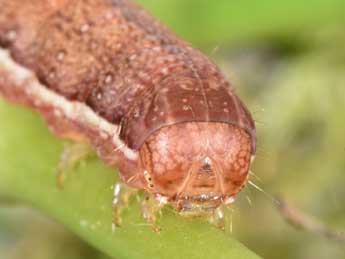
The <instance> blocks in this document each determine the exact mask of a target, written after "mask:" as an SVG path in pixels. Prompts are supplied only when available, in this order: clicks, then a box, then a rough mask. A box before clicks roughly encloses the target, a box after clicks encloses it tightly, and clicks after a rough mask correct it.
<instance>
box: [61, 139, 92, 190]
mask: <svg viewBox="0 0 345 259" xmlns="http://www.w3.org/2000/svg"><path fill="white" fill-rule="evenodd" d="M92 153H93V152H92V149H91V147H90V146H89V144H88V143H86V142H73V143H67V144H65V146H64V149H63V151H62V154H61V157H60V161H59V164H58V167H57V173H56V184H57V186H58V188H59V189H62V188H63V184H64V182H65V179H66V177H67V174H68V172H70V171H71V170H72V169H74V168H75V166H76V165H77V164H78V163H79V162H80V161H82V160H84V159H86V158H87V157H89V156H90V155H91V154H92Z"/></svg>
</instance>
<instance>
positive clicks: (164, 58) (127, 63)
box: [0, 0, 255, 210]
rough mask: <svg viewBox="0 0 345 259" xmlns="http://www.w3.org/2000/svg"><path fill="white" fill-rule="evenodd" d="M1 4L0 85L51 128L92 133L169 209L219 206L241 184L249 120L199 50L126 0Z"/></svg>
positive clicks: (113, 161)
mask: <svg viewBox="0 0 345 259" xmlns="http://www.w3.org/2000/svg"><path fill="white" fill-rule="evenodd" d="M0 6H2V9H1V11H0V44H1V46H2V48H5V49H8V51H9V52H10V54H11V57H12V58H10V57H9V56H7V54H4V53H5V52H3V51H2V57H3V59H4V60H5V59H11V60H8V62H7V65H6V66H4V68H1V66H0V93H1V94H2V95H3V96H5V97H7V98H8V99H12V100H14V101H19V102H24V103H25V104H28V105H30V106H32V107H34V108H36V109H37V110H39V111H40V112H41V113H42V114H43V115H44V117H45V118H46V120H47V122H48V124H49V126H50V127H51V128H52V129H53V131H54V132H55V133H56V134H57V135H59V136H62V137H69V138H73V139H80V138H81V139H86V140H87V141H89V142H91V143H92V144H93V146H94V147H95V150H96V151H97V152H98V154H99V156H100V157H101V158H102V159H103V160H104V161H106V162H107V163H108V164H110V165H111V166H116V167H118V168H119V171H120V174H121V178H122V179H123V181H124V182H125V183H127V184H129V185H130V186H132V187H135V188H139V189H145V190H147V191H149V192H150V193H152V194H154V195H156V196H160V197H161V196H164V197H166V198H167V199H168V200H169V201H171V203H172V204H173V205H174V206H175V207H176V208H177V209H179V210H189V209H194V208H196V207H197V208H200V206H199V205H198V204H202V205H201V208H203V209H214V208H217V207H218V206H219V205H220V204H221V203H223V202H225V201H226V200H227V199H228V198H231V197H233V196H234V195H235V194H236V193H237V192H238V191H239V190H240V189H241V187H242V186H243V184H244V183H245V182H246V178H247V174H248V170H249V165H250V159H251V156H252V155H254V153H255V126H254V122H253V120H252V117H251V115H250V113H249V112H248V110H247V109H246V107H245V106H244V104H243V103H242V102H241V101H240V99H239V98H238V97H237V96H236V95H235V93H234V92H233V91H232V89H231V88H230V85H229V83H228V82H227V80H226V79H225V77H224V75H223V74H222V73H221V71H220V70H219V69H218V68H217V66H216V65H215V64H213V63H212V62H211V61H209V59H207V58H206V57H205V56H204V55H203V54H202V53H201V52H200V51H198V50H196V49H194V48H192V47H191V46H190V45H189V44H188V43H186V42H184V41H182V40H180V39H179V38H178V37H176V36H175V35H174V34H173V33H171V32H170V31H169V30H168V29H167V28H165V27H164V26H163V25H161V24H160V23H159V22H157V21H156V20H155V19H154V18H152V17H151V16H150V15H149V14H148V13H147V12H145V11H144V10H143V9H141V8H140V7H138V6H137V5H135V4H134V3H132V2H130V1H124V0H108V1H107V0H85V1H81V0H74V1H67V0H66V1H64V0H53V1H45V0H34V1H24V3H22V1H19V0H15V1H6V0H0ZM19 6H20V8H19ZM5 63H6V62H5ZM21 69H22V70H23V71H24V70H27V71H30V72H27V73H26V77H25V80H22V78H21V79H20V80H19V79H18V77H17V76H16V75H14V71H17V70H18V71H19V70H21ZM24 74H25V73H24ZM30 84H32V85H34V87H31V88H30V87H29V86H30ZM28 89H31V90H28ZM48 95H49V96H48ZM188 141H190V142H189V143H188ZM186 143H187V144H186ZM164 154H165V155H164Z"/></svg>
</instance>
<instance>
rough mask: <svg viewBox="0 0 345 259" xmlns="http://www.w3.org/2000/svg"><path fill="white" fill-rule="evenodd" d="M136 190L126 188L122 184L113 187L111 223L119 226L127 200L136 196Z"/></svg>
mask: <svg viewBox="0 0 345 259" xmlns="http://www.w3.org/2000/svg"><path fill="white" fill-rule="evenodd" d="M137 192H138V191H137V190H136V189H133V188H130V187H128V186H127V185H126V184H123V183H116V184H115V185H114V199H113V223H114V224H115V225H116V226H120V225H121V223H122V219H121V213H122V211H123V210H124V209H125V208H126V207H128V203H129V199H130V197H131V196H132V195H134V194H136V193H137Z"/></svg>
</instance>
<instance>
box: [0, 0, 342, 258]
mask: <svg viewBox="0 0 345 259" xmlns="http://www.w3.org/2000/svg"><path fill="white" fill-rule="evenodd" d="M139 2H141V3H142V4H143V5H144V6H145V7H147V9H149V10H151V12H152V13H154V14H155V15H156V16H157V17H159V18H160V20H162V21H164V22H165V23H166V24H168V25H169V27H171V28H172V29H173V30H174V31H175V32H176V33H177V34H178V35H180V36H181V37H183V38H184V39H186V40H188V41H190V42H192V44H193V45H194V46H195V47H197V48H200V49H201V50H202V51H203V52H204V53H205V54H207V55H208V56H210V57H211V59H212V60H214V62H216V63H217V64H218V65H219V66H220V67H221V68H222V69H223V71H224V72H225V73H226V74H227V76H228V78H229V80H230V81H231V82H232V84H233V85H234V86H235V88H236V89H237V93H238V94H239V95H240V96H241V97H242V99H243V100H244V101H245V102H246V103H247V104H248V106H249V108H250V110H251V111H252V113H253V115H254V118H255V120H256V121H257V129H258V152H257V156H256V160H255V163H254V165H253V172H254V173H255V174H256V175H257V176H258V177H259V178H260V180H259V179H255V178H253V179H252V180H253V182H255V183H256V184H257V185H259V186H260V187H261V188H263V189H264V190H265V191H266V192H267V193H269V194H270V195H276V194H279V195H281V196H282V197H284V198H285V199H286V200H287V201H288V202H290V203H291V204H292V205H293V206H295V207H296V208H298V209H299V210H301V211H303V212H304V213H306V214H308V215H310V216H312V217H314V218H315V219H317V220H318V221H320V222H322V223H323V224H325V225H327V226H329V227H330V228H334V229H338V230H345V203H344V199H345V1H343V0H329V1H324V0H310V1H303V2H302V1H297V0H290V1H274V0H266V1H258V0H251V1H249V0H243V1H234V0H217V1H206V0H164V1H161V0H140V1H139ZM248 197H249V198H248ZM1 204H2V206H1V207H2V208H1V209H0V258H9V259H15V258H30V259H31V258H32V259H33V258H35V259H36V258H37V259H41V258H42V259H43V258H47V259H53V258H71V259H78V258H106V256H105V255H103V254H101V253H99V252H97V251H96V250H94V249H93V248H91V247H89V246H88V245H87V244H85V243H84V242H82V241H80V240H79V239H78V238H77V237H76V236H74V235H73V234H71V233H70V232H69V231H67V230H64V228H63V227H62V225H59V224H57V223H55V222H52V221H51V220H50V219H48V218H47V217H46V216H43V215H41V214H39V213H38V212H35V211H33V210H31V209H27V208H18V207H17V206H14V205H13V204H12V203H11V202H8V201H1ZM38 229H39V230H40V231H37V230H38ZM233 235H234V237H235V238H237V239H238V240H240V241H241V242H242V243H244V244H245V245H246V246H247V247H249V248H250V249H251V250H253V251H254V252H255V253H257V254H259V255H260V256H262V257H264V258H281V259H285V258H297V259H299V258H313V259H314V258H320V259H321V258H335V259H337V258H345V243H339V242H338V243H337V242H335V241H332V240H329V239H326V238H324V237H321V236H318V235H315V234H314V233H308V232H303V231H298V230H296V229H294V228H293V227H292V226H291V225H288V224H287V223H286V222H285V221H284V220H283V219H282V217H281V216H280V214H279V213H278V212H277V210H276V209H275V207H274V206H273V205H272V200H271V199H270V198H269V197H268V196H267V195H264V194H263V193H261V192H258V191H257V190H255V189H254V188H252V187H250V186H247V187H246V188H245V190H244V191H243V192H242V193H241V194H240V195H239V198H238V201H237V202H236V206H235V211H234V216H233ZM28 251H30V253H28Z"/></svg>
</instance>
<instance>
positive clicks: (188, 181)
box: [140, 122, 251, 214]
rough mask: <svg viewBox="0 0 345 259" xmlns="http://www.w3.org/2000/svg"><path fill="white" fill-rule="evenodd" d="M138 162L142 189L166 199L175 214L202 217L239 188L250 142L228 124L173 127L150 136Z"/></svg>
mask: <svg viewBox="0 0 345 259" xmlns="http://www.w3.org/2000/svg"><path fill="white" fill-rule="evenodd" d="M140 158H141V167H142V170H143V172H144V173H143V177H142V181H143V182H144V185H145V188H146V189H147V190H148V191H150V192H151V193H153V194H159V195H160V196H164V197H167V199H168V200H169V201H170V202H171V203H172V205H173V206H174V207H175V208H176V209H178V210H179V211H182V212H190V213H191V214H193V213H194V212H195V213H197V212H200V213H203V212H205V211H211V210H214V209H215V208H217V207H218V206H220V205H221V204H222V203H225V202H226V201H229V199H230V200H231V198H233V197H234V195H235V194H236V193H237V192H239V190H240V189H241V188H242V186H243V185H244V184H245V182H246V179H247V175H248V170H249V165H250V159H251V141H250V136H249V135H248V134H247V133H246V132H245V131H244V130H243V129H240V128H238V127H237V126H234V125H231V124H226V123H218V122H186V123H179V124H175V125H172V126H167V127H164V128H162V129H160V130H158V131H157V132H155V133H154V134H152V135H151V136H150V137H149V138H148V139H147V140H146V141H145V143H144V145H143V146H142V147H141V148H140ZM193 211H194V212H193Z"/></svg>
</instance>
